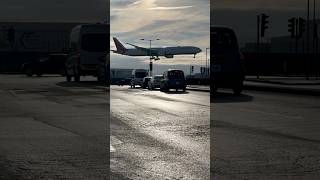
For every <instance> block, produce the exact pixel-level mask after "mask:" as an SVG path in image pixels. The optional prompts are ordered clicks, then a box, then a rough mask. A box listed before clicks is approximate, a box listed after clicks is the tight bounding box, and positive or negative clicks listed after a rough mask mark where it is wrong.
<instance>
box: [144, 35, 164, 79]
mask: <svg viewBox="0 0 320 180" xmlns="http://www.w3.org/2000/svg"><path fill="white" fill-rule="evenodd" d="M140 40H142V41H149V44H150V47H149V59H150V65H149V76H152V75H153V74H152V69H153V68H152V53H151V43H152V41H158V40H160V39H140Z"/></svg>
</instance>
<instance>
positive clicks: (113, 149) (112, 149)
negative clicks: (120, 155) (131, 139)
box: [110, 144, 116, 152]
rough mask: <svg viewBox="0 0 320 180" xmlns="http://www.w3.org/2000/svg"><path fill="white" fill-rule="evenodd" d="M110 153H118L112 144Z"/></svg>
mask: <svg viewBox="0 0 320 180" xmlns="http://www.w3.org/2000/svg"><path fill="white" fill-rule="evenodd" d="M110 152H116V149H115V148H114V147H113V146H112V145H111V144H110Z"/></svg>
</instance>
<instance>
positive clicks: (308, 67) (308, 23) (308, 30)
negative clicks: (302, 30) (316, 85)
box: [306, 0, 310, 80]
mask: <svg viewBox="0 0 320 180" xmlns="http://www.w3.org/2000/svg"><path fill="white" fill-rule="evenodd" d="M307 11H308V15H307V56H308V58H310V56H309V53H310V0H308V10H307ZM307 61H308V63H307V74H306V76H307V77H306V79H307V80H309V70H310V59H307Z"/></svg>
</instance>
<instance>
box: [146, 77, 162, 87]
mask: <svg viewBox="0 0 320 180" xmlns="http://www.w3.org/2000/svg"><path fill="white" fill-rule="evenodd" d="M162 79H163V75H155V76H154V77H153V78H151V80H150V81H149V83H148V89H150V90H153V89H155V88H160V83H161V80H162Z"/></svg>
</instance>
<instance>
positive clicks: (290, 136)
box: [211, 91, 320, 180]
mask: <svg viewBox="0 0 320 180" xmlns="http://www.w3.org/2000/svg"><path fill="white" fill-rule="evenodd" d="M319 117H320V97H313V96H303V95H292V94H284V93H271V92H255V91H245V92H244V94H243V95H242V96H239V97H235V96H233V95H232V94H231V93H229V92H228V91H222V93H219V94H217V95H216V96H215V97H214V102H213V103H212V104H211V130H212V131H211V133H212V135H213V136H211V173H212V179H290V180H292V179H293V180H294V179H319V178H320V118H319Z"/></svg>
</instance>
